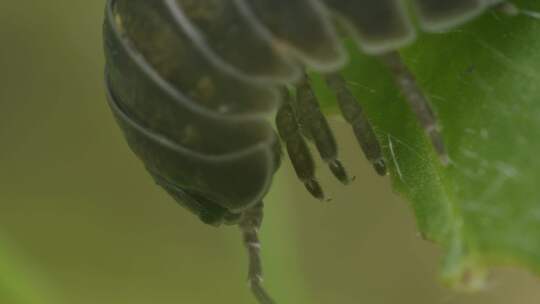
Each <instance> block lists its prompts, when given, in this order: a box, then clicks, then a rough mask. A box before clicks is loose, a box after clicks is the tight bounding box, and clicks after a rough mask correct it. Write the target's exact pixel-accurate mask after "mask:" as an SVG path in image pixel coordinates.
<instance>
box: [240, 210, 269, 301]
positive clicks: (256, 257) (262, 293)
mask: <svg viewBox="0 0 540 304" xmlns="http://www.w3.org/2000/svg"><path fill="white" fill-rule="evenodd" d="M263 206H264V205H263V203H262V202H260V203H258V204H257V205H255V206H253V207H252V208H250V209H248V210H246V211H245V212H244V213H243V214H242V219H241V220H240V222H239V224H238V226H239V227H240V230H241V231H242V238H243V242H244V246H245V247H246V250H247V254H248V260H249V266H248V267H249V268H248V283H249V286H250V288H251V291H252V292H253V295H254V296H255V298H257V300H258V301H259V303H260V304H275V302H274V300H273V299H272V298H271V297H270V295H269V294H268V292H267V291H266V290H265V289H264V287H263V286H262V282H263V271H262V262H261V256H260V251H261V243H260V241H259V229H260V228H261V224H262V220H263Z"/></svg>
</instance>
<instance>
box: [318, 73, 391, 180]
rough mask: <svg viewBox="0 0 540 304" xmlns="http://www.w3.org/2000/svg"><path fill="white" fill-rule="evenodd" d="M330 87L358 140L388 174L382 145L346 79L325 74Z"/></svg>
mask: <svg viewBox="0 0 540 304" xmlns="http://www.w3.org/2000/svg"><path fill="white" fill-rule="evenodd" d="M325 79H326V83H327V85H328V87H329V88H330V89H331V90H332V91H333V92H334V94H335V95H336V99H337V101H338V105H339V108H340V111H341V114H342V116H343V117H344V118H345V120H346V121H347V122H348V123H349V124H350V125H351V127H352V129H353V132H354V135H355V137H356V140H357V141H358V143H359V144H360V147H361V148H362V150H363V151H364V154H365V155H366V158H367V159H368V160H369V162H371V164H372V165H373V167H374V168H375V171H376V172H377V173H378V174H379V175H381V176H382V175H386V174H387V167H386V163H385V161H384V157H383V154H382V152H381V146H380V144H379V141H378V140H377V137H376V136H375V132H374V131H373V127H372V126H371V124H370V122H369V120H368V118H367V116H366V114H365V113H364V110H363V109H362V106H361V105H360V103H359V102H358V100H357V99H356V98H355V97H354V95H353V94H352V92H351V91H350V90H349V88H348V87H347V83H346V82H345V79H343V77H342V76H341V75H339V74H338V73H334V74H328V75H326V76H325Z"/></svg>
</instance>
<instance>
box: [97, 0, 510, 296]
mask: <svg viewBox="0 0 540 304" xmlns="http://www.w3.org/2000/svg"><path fill="white" fill-rule="evenodd" d="M500 2H501V1H497V0H411V1H401V0H354V1H353V0H109V1H108V4H107V10H106V22H105V26H104V35H105V51H106V58H107V68H106V78H107V92H108V97H109V104H110V106H111V108H112V111H113V113H114V114H115V116H116V119H117V121H118V123H119V125H120V126H121V128H122V129H123V131H124V134H125V136H126V138H127V141H128V143H129V145H130V147H131V149H132V150H133V151H134V152H135V153H136V154H137V155H138V157H139V158H141V160H142V161H143V162H144V164H145V166H146V168H147V169H148V171H149V172H150V173H151V175H152V176H153V178H154V179H155V181H156V182H157V183H158V184H159V185H161V186H162V187H163V188H164V189H165V190H166V191H167V192H169V193H170V194H171V195H172V196H173V197H174V198H175V199H176V200H177V201H178V202H179V203H180V204H181V205H182V206H184V207H186V208H188V209H189V210H190V211H192V212H193V213H195V214H196V215H198V216H199V217H200V218H201V219H202V220H203V221H204V222H206V223H209V224H214V225H218V224H220V223H229V224H238V225H239V226H240V228H241V230H242V231H243V234H244V243H245V245H246V247H247V249H248V252H249V256H250V270H249V281H250V284H251V287H252V289H253V291H254V293H255V295H256V297H257V298H258V299H259V301H260V302H261V303H271V302H272V300H271V299H270V297H269V296H268V295H267V294H266V292H265V291H264V290H263V289H262V286H261V282H262V278H261V275H262V271H261V263H260V257H259V254H258V253H259V249H260V248H259V246H260V245H259V240H258V235H257V232H258V229H259V227H260V224H261V222H262V209H263V203H262V201H263V198H264V196H265V194H266V193H267V191H268V189H269V187H270V184H271V181H272V175H273V174H274V172H275V171H276V170H277V169H278V167H279V163H280V157H281V147H280V140H279V138H281V140H282V142H283V143H284V146H285V149H286V150H287V152H288V155H289V157H290V159H291V162H292V164H293V166H294V169H295V171H296V173H297V175H298V178H299V179H300V180H301V181H302V182H303V183H304V185H305V187H306V188H307V189H308V190H309V192H310V193H312V195H313V196H315V197H316V198H319V199H324V198H325V195H324V192H323V190H322V187H321V186H320V185H319V183H318V182H317V179H316V177H315V165H314V162H313V158H312V156H311V154H310V150H309V147H308V145H307V143H306V140H309V141H312V142H313V143H314V144H315V147H316V148H317V150H318V152H319V154H320V156H321V158H322V159H323V160H324V161H325V162H326V163H327V164H328V166H329V168H330V170H331V171H332V172H333V174H334V175H335V176H336V177H337V178H338V179H339V180H340V181H341V182H343V183H344V184H346V183H348V182H349V181H350V178H349V177H348V175H347V173H346V171H345V169H344V167H343V165H342V164H341V162H340V161H339V160H338V150H337V145H336V142H335V140H334V137H333V135H332V132H331V130H330V128H329V126H328V123H327V121H326V118H325V116H324V115H323V114H322V113H321V111H320V108H319V104H318V101H317V97H316V95H315V94H314V92H313V89H312V88H311V84H310V80H309V77H308V76H307V74H306V69H309V70H310V71H313V72H319V73H323V74H324V76H325V78H326V82H327V85H328V87H329V88H330V89H331V90H332V91H334V92H335V94H336V98H337V100H338V103H339V107H340V109H341V112H342V114H343V116H344V118H345V120H346V121H347V122H348V123H349V124H350V125H351V127H352V129H353V131H354V134H355V136H356V138H357V140H358V142H359V144H360V145H361V147H362V149H363V151H364V152H365V155H366V157H367V159H368V160H369V161H370V162H371V163H372V164H373V166H374V168H375V170H376V171H377V172H378V173H379V174H380V175H384V174H386V165H385V161H384V158H383V155H382V152H381V148H380V146H379V143H378V141H377V138H376V136H375V133H374V131H373V128H372V127H371V125H370V123H369V120H368V118H367V117H366V115H365V113H364V112H363V110H362V108H361V106H360V105H359V103H358V102H357V100H356V99H355V97H354V96H353V95H352V93H351V92H350V91H349V89H348V87H347V83H346V81H345V80H344V79H343V78H342V77H341V76H340V75H339V70H340V68H341V67H343V66H344V65H345V64H346V62H347V58H346V53H345V50H344V48H343V46H342V44H341V43H340V39H339V37H338V35H337V30H336V27H335V25H336V24H339V25H340V27H341V28H343V29H345V30H346V32H347V33H348V34H350V35H351V36H352V37H354V38H355V40H356V41H357V42H358V45H359V46H360V48H361V50H363V51H364V52H366V53H367V54H370V55H373V56H375V57H376V58H378V59H379V60H381V61H382V62H383V63H384V64H386V65H387V66H388V68H389V69H390V70H391V71H392V72H393V74H394V75H395V80H396V85H397V86H398V87H399V88H400V89H401V91H402V93H403V95H404V96H405V99H406V100H407V102H408V103H409V104H410V106H411V109H412V110H413V112H414V113H415V114H416V116H417V117H418V120H419V123H420V124H421V126H422V127H423V128H424V130H425V131H426V133H427V135H428V136H429V138H430V140H431V141H432V143H433V147H434V149H435V151H436V152H437V153H438V154H439V155H440V157H441V160H442V161H443V162H444V163H446V162H448V156H447V155H446V151H445V148H444V144H443V140H442V138H441V136H440V134H439V131H438V129H437V123H436V119H435V116H434V114H433V111H432V110H431V108H430V106H429V103H428V100H427V99H426V97H425V95H424V94H423V93H422V90H421V89H420V88H419V87H418V85H417V83H416V82H415V79H414V75H413V74H412V73H411V72H410V71H409V70H408V69H407V67H406V65H405V64H403V62H402V61H401V59H400V56H399V54H398V53H397V52H396V50H397V49H399V48H401V47H403V46H405V45H407V44H409V43H411V42H413V41H414V39H415V35H416V27H417V26H416V25H414V24H413V21H412V20H413V18H412V16H416V17H417V18H415V20H418V27H419V28H420V29H422V30H424V31H441V30H445V29H448V28H451V27H453V26H457V25H459V24H461V23H463V22H465V21H467V20H469V19H471V18H473V17H474V16H477V15H479V14H480V13H482V12H483V11H485V10H486V9H487V8H489V7H490V6H492V5H495V4H500ZM276 111H277V112H276ZM272 115H275V119H276V126H277V133H278V134H276V131H275V130H274V129H273V128H272V125H271V124H270V123H269V122H268V118H270V117H271V116H272Z"/></svg>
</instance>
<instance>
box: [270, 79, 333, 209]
mask: <svg viewBox="0 0 540 304" xmlns="http://www.w3.org/2000/svg"><path fill="white" fill-rule="evenodd" d="M282 92H283V104H282V105H281V107H280V108H279V110H278V112H277V115H276V126H277V129H278V132H279V135H280V137H281V139H283V141H284V142H285V146H286V148H287V153H288V154H289V158H290V159H291V163H292V165H293V167H294V170H295V171H296V175H297V176H298V178H299V179H300V180H301V181H302V182H303V183H304V185H305V186H306V189H307V190H308V191H309V192H310V193H311V195H313V196H314V197H315V198H317V199H319V200H323V199H324V192H323V190H322V188H321V186H320V184H319V183H318V182H317V180H316V179H315V163H314V162H313V157H312V156H311V152H310V151H309V148H308V146H307V144H306V141H305V140H304V138H303V137H302V134H301V133H300V127H299V126H298V121H297V119H296V115H295V114H294V110H293V108H292V106H291V99H292V97H291V95H290V93H289V91H288V90H287V89H286V88H283V90H282Z"/></svg>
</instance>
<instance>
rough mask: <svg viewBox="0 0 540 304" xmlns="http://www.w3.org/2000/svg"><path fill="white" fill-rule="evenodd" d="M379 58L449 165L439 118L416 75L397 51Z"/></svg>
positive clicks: (442, 158)
mask: <svg viewBox="0 0 540 304" xmlns="http://www.w3.org/2000/svg"><path fill="white" fill-rule="evenodd" d="M379 58H380V60H381V61H382V62H383V63H384V64H385V65H386V66H387V67H388V68H389V69H390V71H391V72H392V74H393V76H394V80H395V83H396V85H397V86H398V88H399V89H400V91H401V93H402V94H403V96H404V97H405V100H406V101H407V103H408V104H409V106H410V108H411V110H412V111H413V112H414V114H415V115H416V117H417V119H418V121H419V122H420V125H421V126H422V128H423V129H424V131H425V132H426V134H427V136H428V137H429V139H430V140H431V144H432V145H433V148H434V149H435V152H436V153H437V154H438V155H439V158H440V160H441V162H442V164H443V165H448V164H449V162H450V159H449V157H448V154H447V152H446V147H445V145H444V141H443V138H442V136H441V134H440V132H439V128H438V126H437V119H436V117H435V114H434V113H433V110H432V109H431V106H430V104H429V102H428V99H427V97H426V96H425V94H424V93H423V92H422V89H421V88H420V87H419V86H418V83H417V82H416V79H415V77H414V75H413V74H412V72H411V71H410V70H409V69H408V68H407V66H406V65H405V63H404V62H403V61H402V59H401V56H400V55H399V53H397V52H390V53H387V54H385V55H381V56H379Z"/></svg>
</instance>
